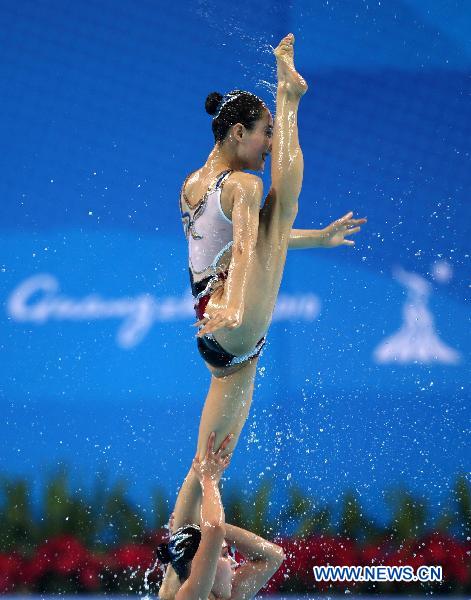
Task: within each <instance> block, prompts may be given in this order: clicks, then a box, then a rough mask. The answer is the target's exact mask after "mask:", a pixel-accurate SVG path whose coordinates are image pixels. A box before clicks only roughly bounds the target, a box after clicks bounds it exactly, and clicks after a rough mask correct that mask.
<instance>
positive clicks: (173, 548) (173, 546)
mask: <svg viewBox="0 0 471 600" xmlns="http://www.w3.org/2000/svg"><path fill="white" fill-rule="evenodd" d="M200 541H201V529H200V528H199V527H198V525H186V526H185V527H180V529H177V531H175V533H174V534H173V535H172V536H171V537H170V540H169V542H168V544H160V546H158V547H157V550H156V554H157V558H158V559H159V560H160V561H161V562H163V563H164V564H166V563H171V565H172V567H173V568H174V569H175V573H176V574H177V575H178V577H179V578H180V581H184V580H185V579H187V578H188V574H189V566H190V565H189V563H190V562H191V561H192V560H193V558H194V556H195V554H196V551H197V550H198V546H199V545H200Z"/></svg>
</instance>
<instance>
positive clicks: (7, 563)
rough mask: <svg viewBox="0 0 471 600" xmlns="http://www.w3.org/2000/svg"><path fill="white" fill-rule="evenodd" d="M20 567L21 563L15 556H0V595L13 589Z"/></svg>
mask: <svg viewBox="0 0 471 600" xmlns="http://www.w3.org/2000/svg"><path fill="white" fill-rule="evenodd" d="M22 566H23V561H22V559H21V558H20V557H19V556H18V555H17V554H11V555H8V554H0V593H2V594H4V593H6V592H11V591H12V590H13V589H14V587H15V584H16V583H17V581H18V574H19V573H20V572H21V569H22Z"/></svg>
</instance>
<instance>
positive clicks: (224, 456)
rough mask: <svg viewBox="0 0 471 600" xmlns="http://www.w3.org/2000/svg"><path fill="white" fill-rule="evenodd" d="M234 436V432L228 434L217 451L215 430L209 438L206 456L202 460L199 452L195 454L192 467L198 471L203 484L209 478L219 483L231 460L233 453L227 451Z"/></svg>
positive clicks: (197, 474)
mask: <svg viewBox="0 0 471 600" xmlns="http://www.w3.org/2000/svg"><path fill="white" fill-rule="evenodd" d="M233 437H234V435H233V434H232V433H230V434H229V435H228V436H226V437H225V438H224V440H223V442H222V444H221V445H220V446H219V448H218V449H217V450H216V451H215V450H214V440H215V439H216V434H215V433H214V431H213V432H212V433H211V434H210V436H209V438H208V445H207V447H206V454H205V456H204V458H203V459H202V460H200V459H199V458H198V454H197V455H196V456H195V458H194V459H193V464H192V465H191V467H192V469H193V471H194V472H195V473H196V476H197V477H198V479H199V482H200V483H201V484H203V483H204V481H207V480H208V479H211V480H212V481H214V482H216V483H219V480H220V479H221V475H222V474H223V472H224V471H225V469H227V467H228V466H229V463H230V462H231V456H232V453H230V452H226V448H227V446H228V445H229V443H230V442H231V440H232V438H233Z"/></svg>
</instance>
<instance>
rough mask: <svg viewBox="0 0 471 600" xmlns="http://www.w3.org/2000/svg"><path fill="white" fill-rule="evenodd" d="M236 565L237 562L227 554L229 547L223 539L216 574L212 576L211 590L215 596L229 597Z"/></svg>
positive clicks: (223, 598) (225, 598) (227, 599)
mask: <svg viewBox="0 0 471 600" xmlns="http://www.w3.org/2000/svg"><path fill="white" fill-rule="evenodd" d="M236 567H237V563H236V561H235V560H234V559H233V558H232V556H231V555H230V554H229V547H228V545H227V542H225V541H224V542H223V544H222V549H221V556H220V557H219V558H218V564H217V567H216V575H215V576H214V583H213V588H212V590H211V591H212V592H213V594H214V595H215V596H216V597H217V598H222V600H229V598H230V597H231V594H232V578H233V576H234V569H235V568H236Z"/></svg>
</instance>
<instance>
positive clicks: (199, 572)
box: [175, 432, 232, 600]
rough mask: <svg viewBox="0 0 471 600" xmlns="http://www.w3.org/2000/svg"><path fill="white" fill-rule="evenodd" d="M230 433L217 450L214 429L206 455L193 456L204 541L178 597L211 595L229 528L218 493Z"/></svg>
mask: <svg viewBox="0 0 471 600" xmlns="http://www.w3.org/2000/svg"><path fill="white" fill-rule="evenodd" d="M231 438H232V435H228V436H227V437H226V438H225V439H224V441H223V442H222V444H221V446H220V447H219V449H218V450H216V451H215V450H214V440H215V439H216V434H215V433H214V432H212V433H211V435H210V436H209V438H208V445H207V450H206V455H205V457H204V458H203V460H200V459H199V457H198V455H196V456H195V458H194V460H193V465H192V468H193V470H194V471H195V473H196V475H197V477H198V479H199V482H200V484H201V492H202V500H201V522H200V527H201V541H200V544H199V546H198V550H197V551H196V554H195V556H194V558H193V561H192V563H191V571H190V576H189V577H188V579H187V580H186V581H185V583H184V584H183V585H182V587H181V588H180V589H179V590H178V592H177V594H176V596H175V600H192V599H194V598H208V596H209V593H210V591H211V589H212V587H213V584H214V577H215V575H216V568H217V563H218V559H219V557H220V556H221V547H222V543H223V541H224V535H225V532H226V529H225V523H224V508H223V506H222V501H221V495H220V493H219V481H220V479H221V475H222V473H223V471H224V470H225V469H227V467H228V465H229V462H230V455H228V454H227V453H226V452H225V450H226V448H227V446H228V444H229V442H230V441H231Z"/></svg>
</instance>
